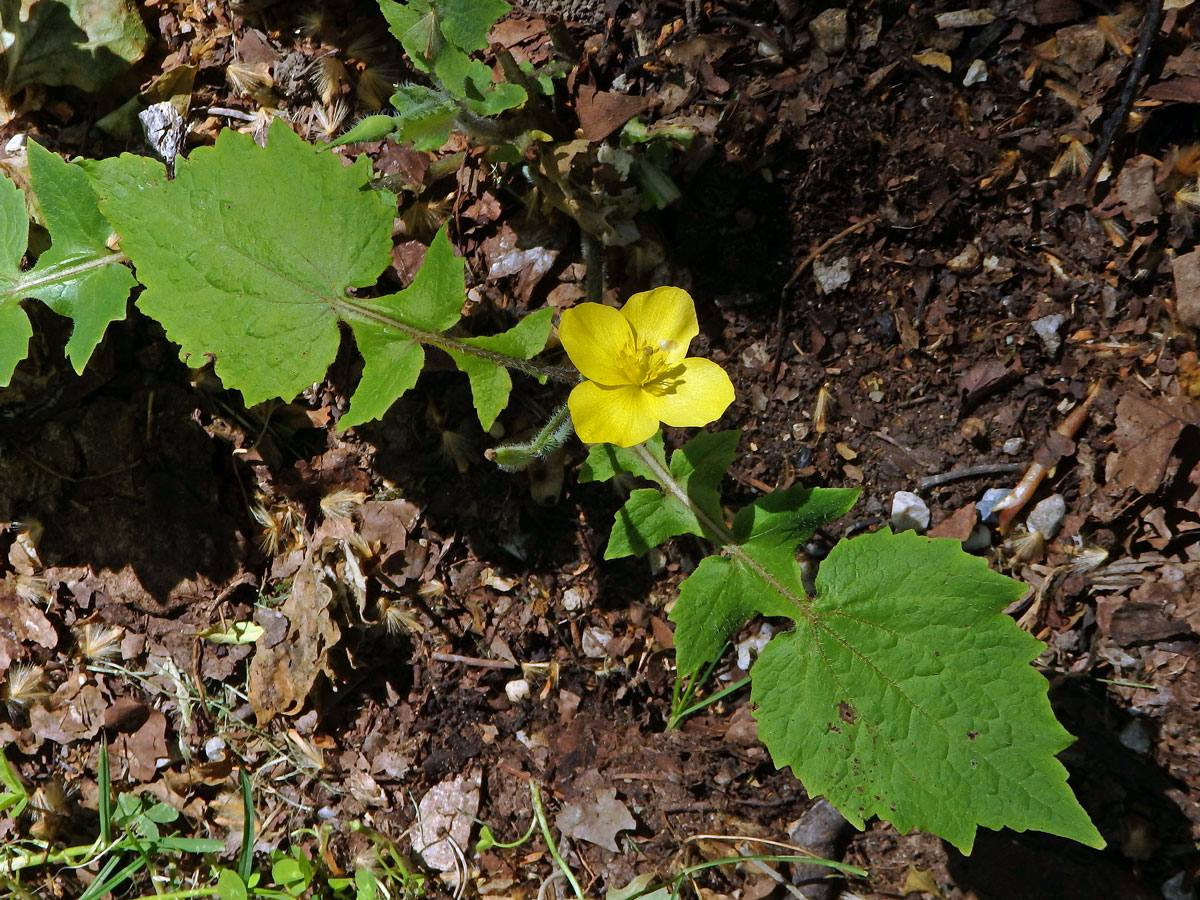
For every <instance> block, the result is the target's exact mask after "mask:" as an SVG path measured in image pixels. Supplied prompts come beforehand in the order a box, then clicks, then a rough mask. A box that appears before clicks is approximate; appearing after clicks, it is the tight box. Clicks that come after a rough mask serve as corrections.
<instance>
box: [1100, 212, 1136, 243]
mask: <svg viewBox="0 0 1200 900" xmlns="http://www.w3.org/2000/svg"><path fill="white" fill-rule="evenodd" d="M1100 227H1101V228H1103V229H1104V233H1105V234H1106V235H1107V236H1108V240H1109V243H1111V244H1112V245H1113V246H1114V247H1115V248H1117V249H1118V250H1120V249H1121V248H1122V247H1124V246H1125V245H1126V244H1127V243H1129V229H1128V228H1127V227H1125V226H1124V225H1123V224H1121V223H1120V222H1118V221H1117V220H1116V219H1101V220H1100Z"/></svg>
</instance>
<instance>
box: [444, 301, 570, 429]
mask: <svg viewBox="0 0 1200 900" xmlns="http://www.w3.org/2000/svg"><path fill="white" fill-rule="evenodd" d="M553 317H554V309H553V307H546V308H545V309H539V310H538V311H537V312H533V313H530V314H529V315H527V316H525V318H523V319H521V321H520V322H518V323H517V324H516V325H514V326H513V327H512V328H510V329H509V330H508V331H505V332H503V333H501V334H497V335H491V336H487V337H475V338H463V339H462V342H463V343H464V344H470V345H472V346H475V347H479V348H481V349H483V350H491V351H493V352H496V353H503V354H504V355H506V356H512V357H516V358H517V359H531V358H533V357H534V356H536V355H537V354H538V353H541V352H542V350H543V349H545V346H546V341H547V340H549V338H550V320H551V319H552V318H553ZM447 352H448V353H449V354H450V358H451V359H453V360H454V364H455V365H456V366H458V368H459V370H460V371H463V372H466V373H467V377H468V378H469V379H470V382H471V399H472V400H473V401H474V403H475V411H476V413H478V414H479V424H480V425H481V426H482V427H483V428H484V430H487V429H488V428H491V427H492V423H493V422H495V421H496V416H498V415H499V414H500V411H501V410H502V409H504V407H505V406H507V405H508V395H509V392H510V391H512V377H511V376H510V375H509V374H508V369H507V368H505V367H504V366H500V365H497V364H496V363H493V362H489V361H488V360H486V359H480V358H479V357H477V356H470V355H468V354H465V353H459V352H456V351H453V350H450V351H447ZM539 380H540V381H543V382H544V381H545V378H541V379H539Z"/></svg>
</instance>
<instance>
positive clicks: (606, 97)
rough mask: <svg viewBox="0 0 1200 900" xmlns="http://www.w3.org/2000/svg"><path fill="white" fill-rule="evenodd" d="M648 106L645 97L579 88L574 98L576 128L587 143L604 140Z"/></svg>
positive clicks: (586, 87) (585, 87)
mask: <svg viewBox="0 0 1200 900" xmlns="http://www.w3.org/2000/svg"><path fill="white" fill-rule="evenodd" d="M649 105H650V101H649V100H647V99H646V98H645V97H631V96H630V95H629V94H618V93H615V92H613V91H598V90H596V88H595V87H593V86H592V85H590V84H583V85H580V86H579V91H578V93H576V95H575V113H576V115H578V116H579V128H580V131H582V132H583V136H584V137H585V138H587V139H588V140H589V141H602V140H604V139H605V138H606V137H608V136H609V135H610V134H612V133H613V132H614V131H616V130H617V129H618V128H620V127H621V126H622V125H624V124H625V123H626V122H628V121H629V120H630V119H632V118H633V117H634V116H636V115H637V114H638V113H640V112H642V111H643V110H645V109H646V108H647V107H648V106H649Z"/></svg>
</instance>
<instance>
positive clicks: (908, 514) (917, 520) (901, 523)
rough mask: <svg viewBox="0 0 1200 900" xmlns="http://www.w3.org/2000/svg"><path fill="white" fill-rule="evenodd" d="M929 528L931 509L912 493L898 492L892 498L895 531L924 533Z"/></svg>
mask: <svg viewBox="0 0 1200 900" xmlns="http://www.w3.org/2000/svg"><path fill="white" fill-rule="evenodd" d="M928 527H929V507H928V506H926V505H925V501H924V500H922V499H921V498H920V497H918V496H917V495H916V494H914V493H913V492H912V491H896V495H895V496H894V497H892V528H893V530H895V531H908V530H909V529H912V530H913V531H924V530H925V529H926V528H928Z"/></svg>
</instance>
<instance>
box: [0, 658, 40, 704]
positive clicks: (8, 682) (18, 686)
mask: <svg viewBox="0 0 1200 900" xmlns="http://www.w3.org/2000/svg"><path fill="white" fill-rule="evenodd" d="M49 696H50V691H49V690H48V688H47V685H46V672H45V670H44V669H41V668H40V667H38V666H32V665H28V664H22V665H19V666H13V667H12V668H10V669H9V670H8V672H7V673H6V676H5V679H4V684H3V685H2V686H0V699H2V700H3V701H4V704H5V706H7V707H8V711H9V712H10V713H15V712H17V711H24V710H27V709H29V707H30V706H31V705H33V704H34V703H35V702H36V701H38V700H44V699H46V698H47V697H49Z"/></svg>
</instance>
